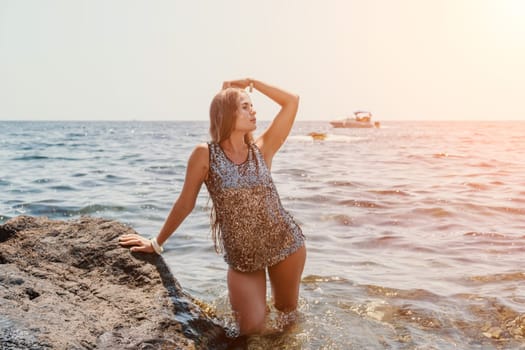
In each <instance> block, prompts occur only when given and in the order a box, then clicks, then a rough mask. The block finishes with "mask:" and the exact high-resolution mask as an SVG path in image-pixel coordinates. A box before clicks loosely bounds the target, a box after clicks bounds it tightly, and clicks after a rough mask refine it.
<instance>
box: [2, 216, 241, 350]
mask: <svg viewBox="0 0 525 350" xmlns="http://www.w3.org/2000/svg"><path fill="white" fill-rule="evenodd" d="M130 232H134V231H133V229H131V228H129V227H127V226H125V225H122V224H120V223H118V222H115V221H110V220H106V219H98V218H91V217H82V218H80V219H77V220H72V221H52V220H48V219H47V218H35V217H28V216H20V217H16V218H13V219H11V220H9V221H8V222H6V223H5V224H4V225H0V310H1V312H0V344H1V346H0V348H1V349H226V348H230V347H232V344H230V343H229V339H228V338H227V337H226V336H225V332H224V329H223V328H222V327H221V326H220V325H219V324H218V322H217V320H216V319H214V318H213V315H207V314H206V313H205V312H204V311H203V309H201V308H200V307H199V306H198V302H197V301H195V300H194V299H193V298H192V297H191V296H190V295H188V294H186V293H185V292H184V291H183V290H182V288H181V287H180V285H179V284H178V282H177V281H176V279H175V278H174V276H173V275H172V274H171V273H170V271H169V269H168V267H167V266H166V264H165V262H164V260H163V259H162V257H160V256H158V255H156V254H141V253H136V254H132V253H130V252H129V250H128V249H126V248H122V247H121V246H120V245H119V244H118V237H119V236H120V235H122V234H124V233H130Z"/></svg>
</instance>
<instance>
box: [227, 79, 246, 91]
mask: <svg viewBox="0 0 525 350" xmlns="http://www.w3.org/2000/svg"><path fill="white" fill-rule="evenodd" d="M250 83H253V80H252V79H249V78H246V79H238V80H228V81H225V82H224V83H222V89H223V90H224V89H227V88H229V87H235V88H240V89H246V88H247V87H248V86H250Z"/></svg>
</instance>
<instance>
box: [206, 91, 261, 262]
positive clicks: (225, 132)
mask: <svg viewBox="0 0 525 350" xmlns="http://www.w3.org/2000/svg"><path fill="white" fill-rule="evenodd" d="M245 93H246V91H244V90H242V89H238V88H231V87H230V88H226V89H224V90H221V91H220V92H219V93H218V94H217V95H215V97H214V98H213V100H212V101H211V105H210V136H211V141H212V142H213V143H217V144H219V143H221V142H222V141H224V140H227V139H228V138H229V137H230V136H231V134H232V132H233V130H234V128H235V122H236V121H237V116H238V112H239V109H240V107H241V106H240V102H241V94H245ZM244 142H245V143H246V144H247V145H250V144H252V143H253V135H252V133H251V132H249V133H247V134H246V135H244ZM210 220H211V233H212V239H213V243H214V244H215V251H216V252H217V253H221V252H222V251H223V250H224V246H223V243H222V234H221V228H220V224H219V221H218V220H217V211H216V209H215V205H213V204H212V207H211V212H210Z"/></svg>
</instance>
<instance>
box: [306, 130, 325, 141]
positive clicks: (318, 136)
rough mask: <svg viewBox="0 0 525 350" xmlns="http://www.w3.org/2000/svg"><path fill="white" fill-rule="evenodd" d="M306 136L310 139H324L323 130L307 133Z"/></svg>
mask: <svg viewBox="0 0 525 350" xmlns="http://www.w3.org/2000/svg"><path fill="white" fill-rule="evenodd" d="M308 136H311V137H312V139H314V140H318V141H323V140H324V139H326V133H325V132H311V133H309V134H308Z"/></svg>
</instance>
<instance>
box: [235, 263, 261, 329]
mask: <svg viewBox="0 0 525 350" xmlns="http://www.w3.org/2000/svg"><path fill="white" fill-rule="evenodd" d="M228 294H229V297H230V303H231V305H232V309H233V311H234V312H235V314H236V317H237V321H238V322H239V327H240V331H241V334H249V333H259V332H261V331H262V330H263V327H264V321H265V317H266V272H265V271H264V270H260V271H255V272H239V271H235V270H233V269H231V268H230V269H229V270H228Z"/></svg>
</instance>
